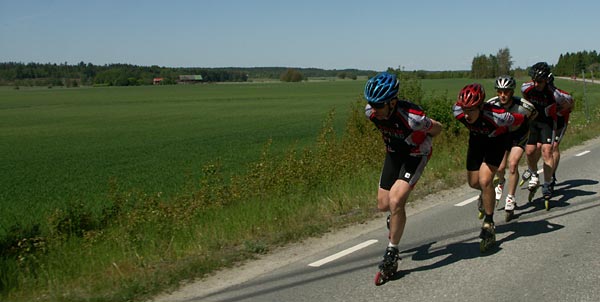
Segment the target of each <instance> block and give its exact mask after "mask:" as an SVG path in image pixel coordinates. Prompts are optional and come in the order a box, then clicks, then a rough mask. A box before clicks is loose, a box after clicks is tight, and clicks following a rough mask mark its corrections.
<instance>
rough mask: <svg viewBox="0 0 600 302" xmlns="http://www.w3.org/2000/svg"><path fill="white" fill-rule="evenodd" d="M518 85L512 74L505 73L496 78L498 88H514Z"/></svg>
mask: <svg viewBox="0 0 600 302" xmlns="http://www.w3.org/2000/svg"><path fill="white" fill-rule="evenodd" d="M516 86H517V82H516V81H515V79H514V78H513V77H511V76H508V75H504V76H499V77H497V78H496V89H512V90H514V89H515V87H516Z"/></svg>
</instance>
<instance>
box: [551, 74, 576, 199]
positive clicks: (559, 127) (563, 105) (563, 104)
mask: <svg viewBox="0 0 600 302" xmlns="http://www.w3.org/2000/svg"><path fill="white" fill-rule="evenodd" d="M548 86H549V87H550V89H551V90H552V91H553V94H554V99H555V100H556V103H557V105H558V108H559V109H558V111H557V113H556V131H555V133H556V135H555V137H554V144H553V145H552V156H553V158H554V171H552V181H551V182H550V189H551V191H552V192H554V186H555V185H556V170H557V169H558V164H559V162H560V142H561V141H562V139H563V137H564V135H565V132H566V131H567V126H568V125H569V116H570V114H571V111H572V110H573V106H574V101H573V97H572V96H571V95H570V94H569V93H567V92H565V91H563V90H561V89H559V88H557V87H556V86H555V85H554V75H552V74H550V78H549V81H548Z"/></svg>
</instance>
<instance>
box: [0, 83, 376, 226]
mask: <svg viewBox="0 0 600 302" xmlns="http://www.w3.org/2000/svg"><path fill="white" fill-rule="evenodd" d="M363 84H364V83H363V82H359V81H337V82H315V83H297V84H284V83H261V84H222V85H221V84H217V85H183V86H182V85H179V86H150V87H148V86H146V87H129V88H118V87H105V88H77V89H41V88H40V89H21V90H14V89H8V88H3V89H0V100H1V101H0V144H1V146H2V148H1V150H2V151H1V153H2V154H1V156H0V158H1V165H2V167H3V169H1V170H0V179H2V183H1V185H0V186H1V187H0V205H1V206H2V208H3V215H2V216H3V217H2V221H3V225H4V223H6V222H7V221H6V219H8V220H9V221H10V220H13V219H14V218H18V219H19V220H25V221H27V220H28V219H34V220H35V219H39V218H40V215H41V214H42V213H44V212H46V211H47V210H48V209H50V208H53V207H56V206H61V205H63V204H65V202H69V201H83V202H84V203H86V204H94V203H101V202H102V201H103V200H104V199H105V198H106V195H107V193H108V191H109V183H110V182H113V183H114V182H116V184H117V185H118V186H119V187H120V188H122V189H126V190H142V191H144V192H147V193H154V192H163V193H164V194H167V195H169V194H174V193H176V192H177V191H178V190H180V189H181V187H182V186H183V185H184V183H185V182H186V181H194V180H195V179H197V178H198V176H199V173H200V170H201V167H202V166H203V165H205V164H207V163H209V162H213V161H218V162H220V163H221V165H222V166H223V169H224V170H225V171H228V172H230V173H238V172H239V171H240V170H242V171H243V170H244V169H245V168H246V166H245V165H246V164H247V163H248V162H250V161H255V160H256V159H257V158H258V156H259V155H260V150H261V148H262V147H263V146H264V145H265V144H266V143H267V141H268V140H269V139H272V140H273V148H274V149H275V150H283V149H285V148H288V147H289V146H291V145H298V146H303V145H306V144H309V143H311V142H312V141H314V138H315V137H316V134H317V132H318V131H319V130H320V128H321V122H322V121H323V120H324V118H325V116H326V114H327V112H328V111H330V110H332V109H334V108H335V110H336V112H337V116H338V117H337V118H336V119H337V120H339V121H343V119H344V118H345V116H346V115H347V113H348V108H349V104H350V103H352V102H353V101H355V100H356V98H357V97H359V95H360V93H361V91H362V86H363ZM0 230H1V228H0ZM0 232H1V231H0Z"/></svg>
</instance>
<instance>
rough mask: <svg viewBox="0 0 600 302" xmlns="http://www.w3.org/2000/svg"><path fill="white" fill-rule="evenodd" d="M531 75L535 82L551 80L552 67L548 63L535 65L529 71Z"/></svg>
mask: <svg viewBox="0 0 600 302" xmlns="http://www.w3.org/2000/svg"><path fill="white" fill-rule="evenodd" d="M529 75H530V76H531V78H532V79H533V80H549V79H550V75H551V73H550V66H548V63H546V62H538V63H535V64H533V66H531V68H530V69H529Z"/></svg>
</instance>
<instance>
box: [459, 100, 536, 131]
mask: <svg viewBox="0 0 600 302" xmlns="http://www.w3.org/2000/svg"><path fill="white" fill-rule="evenodd" d="M452 111H453V112H454V117H455V118H456V119H457V120H459V121H460V122H461V123H463V124H464V125H465V126H467V129H469V131H470V132H471V134H472V135H478V136H488V137H496V136H499V135H501V134H504V133H506V132H508V128H509V127H510V126H518V125H520V124H521V123H523V121H524V119H525V118H524V116H523V115H522V114H520V113H510V112H508V111H506V109H504V108H502V107H499V106H496V105H493V104H490V103H483V104H482V107H481V112H480V113H479V118H478V119H477V120H476V121H475V122H474V123H472V124H470V123H468V122H467V120H466V118H465V113H464V111H463V109H462V107H460V106H458V105H457V104H454V106H453V107H452Z"/></svg>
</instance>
